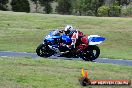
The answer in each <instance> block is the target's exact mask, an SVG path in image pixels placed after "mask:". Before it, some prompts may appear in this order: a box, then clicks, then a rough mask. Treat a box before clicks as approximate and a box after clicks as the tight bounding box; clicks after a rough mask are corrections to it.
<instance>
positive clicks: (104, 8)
mask: <svg viewBox="0 0 132 88" xmlns="http://www.w3.org/2000/svg"><path fill="white" fill-rule="evenodd" d="M109 10H110V8H109V7H108V6H105V5H104V6H101V7H99V9H98V11H97V12H98V16H108V15H109Z"/></svg>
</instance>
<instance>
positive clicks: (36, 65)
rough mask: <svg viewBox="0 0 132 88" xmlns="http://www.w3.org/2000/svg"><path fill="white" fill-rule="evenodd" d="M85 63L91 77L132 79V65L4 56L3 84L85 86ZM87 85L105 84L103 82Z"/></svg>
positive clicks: (10, 87) (4, 87)
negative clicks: (82, 82)
mask: <svg viewBox="0 0 132 88" xmlns="http://www.w3.org/2000/svg"><path fill="white" fill-rule="evenodd" d="M82 67H84V68H85V70H87V71H88V72H89V78H90V79H100V80H101V79H128V80H132V75H131V74H132V71H131V70H132V67H131V66H119V65H112V64H101V63H93V62H85V61H70V60H61V59H58V60H53V59H44V58H43V59H41V58H38V59H30V58H13V57H12V58H11V57H0V88H84V87H82V86H81V85H80V84H79V81H78V79H79V78H80V77H81V69H82ZM126 87H127V86H112V87H111V86H110V87H109V86H104V87H103V88H126ZM86 88H102V86H91V87H86ZM127 88H128V87H127ZM129 88H130V87H129Z"/></svg>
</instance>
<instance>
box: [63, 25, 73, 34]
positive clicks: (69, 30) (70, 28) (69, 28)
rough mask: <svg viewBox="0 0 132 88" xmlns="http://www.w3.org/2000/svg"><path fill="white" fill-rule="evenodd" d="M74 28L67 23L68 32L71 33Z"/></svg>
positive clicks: (66, 29)
mask: <svg viewBox="0 0 132 88" xmlns="http://www.w3.org/2000/svg"><path fill="white" fill-rule="evenodd" d="M72 30H74V29H73V27H72V26H71V25H67V26H66V27H65V30H64V31H65V33H66V34H69V33H70V32H71V31H72Z"/></svg>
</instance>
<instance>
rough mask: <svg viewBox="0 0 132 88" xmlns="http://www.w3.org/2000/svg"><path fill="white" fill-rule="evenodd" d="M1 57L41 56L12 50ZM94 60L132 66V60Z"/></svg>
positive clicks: (1, 54) (52, 57)
mask: <svg viewBox="0 0 132 88" xmlns="http://www.w3.org/2000/svg"><path fill="white" fill-rule="evenodd" d="M0 57H31V58H33V59H37V58H39V57H38V56H37V54H36V53H26V52H11V51H0ZM49 59H64V60H82V59H81V58H65V57H56V56H51V57H49ZM94 62H95V63H110V64H118V65H126V66H132V60H119V59H118V60H117V59H108V58H98V59H96V60H95V61H94ZM94 62H93V63H94Z"/></svg>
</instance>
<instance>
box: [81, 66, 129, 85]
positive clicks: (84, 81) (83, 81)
mask: <svg viewBox="0 0 132 88" xmlns="http://www.w3.org/2000/svg"><path fill="white" fill-rule="evenodd" d="M81 74H82V77H80V78H79V82H80V84H81V85H82V86H88V85H118V86H121V85H131V80H92V79H89V78H88V71H86V72H85V71H84V68H82V70H81Z"/></svg>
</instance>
